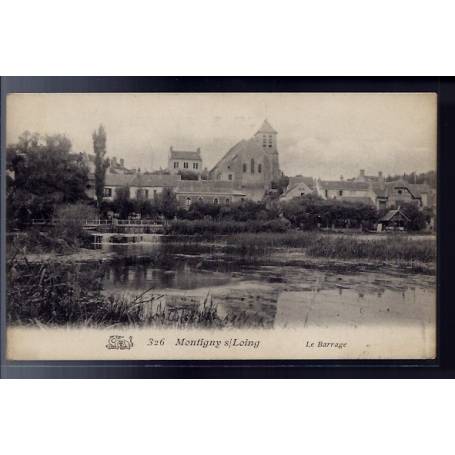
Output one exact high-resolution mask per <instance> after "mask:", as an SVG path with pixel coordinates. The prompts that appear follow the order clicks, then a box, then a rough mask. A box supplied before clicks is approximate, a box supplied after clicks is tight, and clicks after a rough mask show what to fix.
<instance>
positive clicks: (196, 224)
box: [165, 219, 289, 236]
mask: <svg viewBox="0 0 455 455" xmlns="http://www.w3.org/2000/svg"><path fill="white" fill-rule="evenodd" d="M288 224H289V223H286V222H285V221H283V220H279V219H275V220H269V221H258V220H253V221H250V222H246V221H232V220H231V221H224V222H213V221H211V220H194V221H191V220H179V221H173V222H172V223H171V224H169V225H168V226H166V227H165V233H166V234H170V235H204V236H214V235H227V234H234V233H240V232H285V231H286V230H287V228H288Z"/></svg>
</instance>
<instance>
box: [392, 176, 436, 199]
mask: <svg viewBox="0 0 455 455" xmlns="http://www.w3.org/2000/svg"><path fill="white" fill-rule="evenodd" d="M385 185H386V188H387V190H388V191H390V192H391V191H393V189H394V188H407V189H408V190H409V192H410V193H411V194H412V195H413V196H414V197H415V198H420V197H421V195H422V193H428V194H429V193H430V187H429V186H428V185H427V184H426V183H408V182H406V181H405V180H403V179H399V180H395V181H393V182H386V184H385Z"/></svg>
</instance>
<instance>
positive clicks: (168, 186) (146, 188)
mask: <svg viewBox="0 0 455 455" xmlns="http://www.w3.org/2000/svg"><path fill="white" fill-rule="evenodd" d="M121 188H128V191H129V196H130V198H131V199H142V200H147V199H148V200H154V199H156V198H157V197H158V196H159V195H160V194H161V193H162V192H163V191H165V190H172V191H173V192H174V193H175V195H176V198H177V201H178V202H179V204H180V205H181V206H182V207H189V206H190V205H191V204H192V203H193V202H196V201H203V202H206V203H211V204H220V205H230V204H232V203H235V202H239V201H241V200H243V199H245V197H246V194H245V193H242V192H241V191H239V190H238V189H236V188H235V187H234V185H233V184H232V182H222V181H218V182H217V181H210V180H182V178H181V176H180V175H176V174H171V175H169V174H141V173H136V174H132V175H129V174H112V173H106V178H105V185H104V200H106V201H113V200H114V199H115V197H116V194H117V192H118V191H119V190H120V189H121ZM91 197H92V198H94V199H95V198H96V195H95V191H94V189H93V192H92V193H91Z"/></svg>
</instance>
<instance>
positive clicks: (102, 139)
mask: <svg viewBox="0 0 455 455" xmlns="http://www.w3.org/2000/svg"><path fill="white" fill-rule="evenodd" d="M92 138H93V151H94V153H95V194H96V201H97V204H98V207H100V206H101V203H102V202H103V196H104V183H105V181H106V169H107V168H108V167H109V160H108V159H107V158H105V155H106V131H105V130H104V127H103V125H100V126H99V127H98V131H94V132H93V135H92Z"/></svg>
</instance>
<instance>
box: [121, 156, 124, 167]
mask: <svg viewBox="0 0 455 455" xmlns="http://www.w3.org/2000/svg"><path fill="white" fill-rule="evenodd" d="M120 166H122V167H125V160H124V159H123V158H120Z"/></svg>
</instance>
